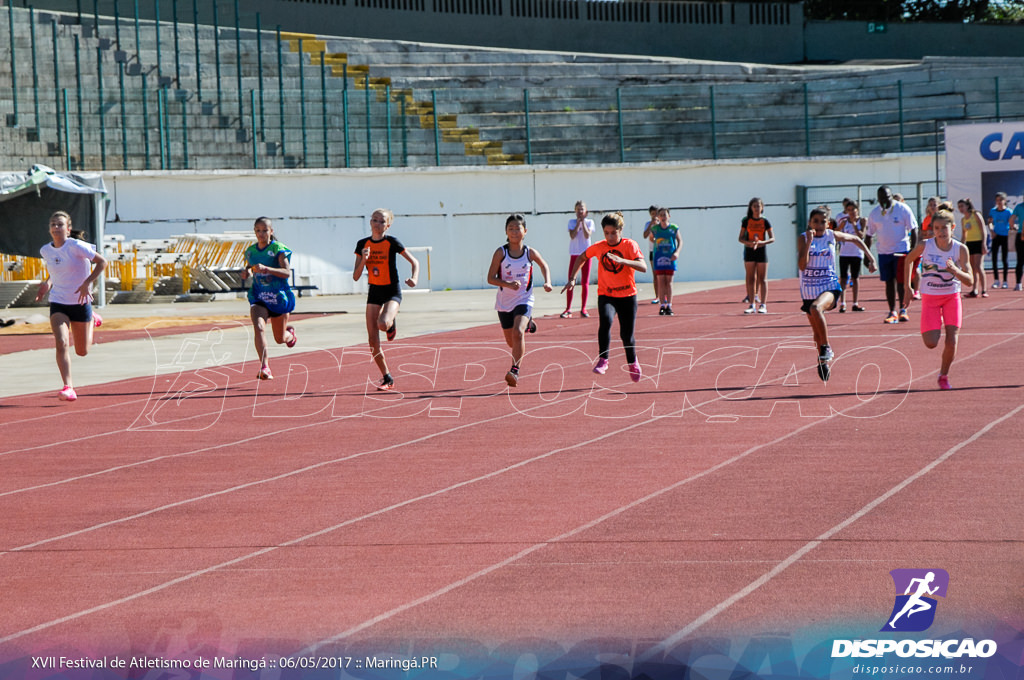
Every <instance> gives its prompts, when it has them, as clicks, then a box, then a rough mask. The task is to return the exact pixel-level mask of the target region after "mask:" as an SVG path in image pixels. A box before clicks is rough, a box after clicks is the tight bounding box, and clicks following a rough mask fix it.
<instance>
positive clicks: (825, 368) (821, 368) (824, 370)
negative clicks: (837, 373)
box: [818, 361, 832, 382]
mask: <svg viewBox="0 0 1024 680" xmlns="http://www.w3.org/2000/svg"><path fill="white" fill-rule="evenodd" d="M818 377H819V378H821V379H822V381H823V382H828V379H829V378H831V377H832V369H831V368H829V365H828V362H827V361H819V362H818Z"/></svg>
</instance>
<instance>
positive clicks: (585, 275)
mask: <svg viewBox="0 0 1024 680" xmlns="http://www.w3.org/2000/svg"><path fill="white" fill-rule="evenodd" d="M592 233H594V220H590V219H587V204H586V203H584V202H583V201H576V217H574V218H572V219H571V220H569V271H570V272H572V271H573V267H575V266H576V259H577V258H579V257H582V256H583V251H584V250H586V249H587V248H589V247H590V235H591V234H592ZM580 279H581V281H580V282H581V283H582V284H583V291H582V294H581V296H580V297H581V298H582V300H581V304H580V316H582V317H584V318H586V317H588V316H590V314H589V313H588V312H587V296H588V293H589V292H590V258H589V257H588V258H587V261H586V262H584V263H583V268H582V269H580ZM572 290H573V289H572V288H571V287H570V288H569V289H567V290H566V292H565V311H564V312H562V314H561V316H562V318H563V319H568V318H569V317H571V316H572Z"/></svg>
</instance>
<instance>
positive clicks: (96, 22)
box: [0, 0, 1024, 170]
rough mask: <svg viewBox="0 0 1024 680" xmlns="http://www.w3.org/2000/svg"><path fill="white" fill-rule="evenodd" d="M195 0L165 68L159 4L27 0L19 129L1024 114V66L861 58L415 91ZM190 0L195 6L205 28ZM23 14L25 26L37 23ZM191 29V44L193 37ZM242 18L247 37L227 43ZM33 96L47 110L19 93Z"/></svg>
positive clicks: (494, 147)
mask: <svg viewBox="0 0 1024 680" xmlns="http://www.w3.org/2000/svg"><path fill="white" fill-rule="evenodd" d="M167 1H168V0H164V4H165V6H166V4H167ZM186 1H187V0H182V2H181V3H179V1H178V0H173V2H172V5H171V9H170V12H171V16H170V17H168V18H166V19H163V20H162V23H163V24H166V25H167V26H172V25H173V27H174V28H173V32H174V45H175V48H174V54H173V60H174V77H173V78H172V77H170V76H169V75H164V74H165V73H166V74H170V72H171V71H170V63H169V62H170V60H171V58H172V56H171V55H169V54H166V53H165V52H166V51H165V50H162V48H161V47H160V45H161V42H160V40H159V39H158V38H157V36H159V34H160V28H159V27H160V24H161V21H155V22H154V21H148V22H147V21H143V20H141V19H140V18H139V16H138V11H139V10H138V0H132V10H131V14H130V15H129V16H128V17H124V16H122V15H121V14H120V12H121V9H122V7H121V6H120V4H121V3H127V2H128V0H120V2H118V1H117V0H115V1H114V2H113V7H112V9H113V12H114V16H113V17H104V16H101V15H100V14H99V12H98V10H97V9H96V8H97V7H98V3H97V2H93V8H94V14H93V15H92V16H91V17H90V16H89V15H81V14H80V15H79V18H78V19H77V21H81V22H82V23H74V22H72V23H67V22H68V20H69V15H65V16H64V17H63V18H62V19H61V20H58V19H57V17H56V16H54V15H51V16H53V18H52V19H51V20H50V21H49V22H47V23H43V24H39V27H41V28H42V30H43V32H44V34H45V32H46V31H48V32H49V33H50V35H49V36H46V37H48V38H49V43H50V45H49V46H48V47H43V45H46V42H47V41H46V40H45V38H43V39H40V38H41V36H37V35H36V29H37V23H36V19H37V16H36V13H35V10H33V9H32V8H31V7H29V8H27V9H21V8H17V9H16V8H14V7H12V6H11V5H10V4H9V5H8V11H7V12H5V13H3V15H6V17H5V18H6V19H7V30H8V33H9V36H8V38H9V39H8V40H7V41H4V42H6V43H8V44H9V45H10V54H9V66H8V68H9V77H10V81H11V88H9V90H7V94H4V93H3V92H0V106H2V107H6V108H8V109H9V113H8V115H7V117H6V119H7V127H6V128H4V129H2V130H0V135H2V136H3V141H5V142H8V141H10V142H14V141H22V142H26V143H36V144H38V147H34V148H35V149H37V151H36V152H34V155H35V157H37V158H38V161H39V162H44V163H48V164H51V165H64V166H66V167H68V168H70V169H98V170H109V169H212V168H221V167H223V168H236V169H244V168H282V167H301V168H323V167H396V166H407V165H438V166H440V165H466V164H483V163H488V162H500V163H509V162H512V163H541V164H548V163H579V162H595V163H630V162H644V161H671V160H693V159H698V160H699V159H727V158H760V157H772V156H810V155H858V154H878V153H885V152H895V151H902V152H908V151H939V150H941V148H942V143H943V142H942V127H943V125H944V124H946V123H948V122H958V123H960V122H976V121H992V120H1000V119H1005V120H1024V75H1016V74H1013V73H1009V74H1005V75H1000V76H991V77H983V78H953V77H948V78H947V79H945V80H941V79H939V80H934V81H926V82H922V81H921V79H920V77H915V78H914V79H912V80H910V81H908V82H904V81H903V79H901V78H899V77H896V78H894V79H893V80H890V81H889V82H887V83H885V84H881V85H875V84H871V85H867V84H864V85H858V80H857V79H858V75H857V74H851V73H849V72H845V73H843V74H842V75H839V76H836V77H835V78H833V79H824V78H821V77H820V75H819V76H818V77H817V78H816V79H814V80H802V79H800V78H799V77H798V76H796V75H794V77H793V80H790V81H786V80H781V79H778V78H771V79H769V78H765V79H762V80H761V81H760V82H759V81H758V80H757V79H750V80H749V81H745V82H735V83H729V82H718V83H715V84H711V85H709V84H707V83H702V82H692V83H681V84H678V85H671V86H667V85H650V86H643V85H638V86H630V87H622V86H620V87H616V86H613V85H607V86H602V87H583V86H580V87H561V86H555V85H552V86H550V87H534V88H529V89H525V90H524V89H522V88H517V87H501V86H500V82H496V83H495V84H494V85H493V86H489V87H486V88H448V89H428V90H413V92H412V94H411V96H410V95H409V94H408V93H406V92H404V91H403V90H402V89H401V88H396V87H393V86H388V85H386V84H384V85H380V86H378V85H375V84H374V83H372V82H371V77H370V75H363V74H361V75H359V76H358V77H351V76H350V75H349V72H348V69H347V67H345V68H343V71H342V74H341V76H340V77H338V76H336V75H335V74H334V71H333V70H332V69H331V67H330V66H329V65H328V64H327V63H326V62H325V60H324V55H323V54H322V53H314V55H313V56H312V57H311V56H310V54H308V53H304V52H303V51H302V49H301V45H300V51H299V52H297V53H296V52H291V51H290V50H289V49H288V48H287V47H286V42H284V41H282V40H281V34H280V28H279V27H278V28H277V29H276V32H275V33H271V32H266V33H263V32H261V31H255V30H252V29H251V28H247V26H255V27H260V17H259V15H253V16H246V15H244V14H242V13H240V11H239V8H238V2H237V0H231V1H232V3H233V13H232V14H233V15H232V20H233V26H231V27H230V28H221V27H220V26H219V23H218V22H219V18H220V13H219V12H218V10H217V5H218V4H225V3H224V2H223V1H222V2H221V3H217V2H214V3H213V6H212V8H209V7H207V8H206V9H204V11H207V10H209V9H212V19H213V21H214V27H215V28H214V30H213V31H212V34H211V33H210V29H209V27H208V26H204V25H202V24H200V23H199V16H200V8H199V5H198V2H197V0H192V3H191V7H185V6H180V7H179V4H181V5H184V3H185V2H186ZM108 4H109V3H108ZM158 7H159V6H158ZM179 12H181V13H184V14H190V15H191V23H192V26H191V27H190V28H189V27H188V26H187V23H188V22H182V23H181V24H179ZM3 15H0V16H3ZM12 25H20V26H22V27H24V29H25V30H23V31H22V32H21V39H19V35H18V34H17V32H16V31H14V30H11V29H10V27H11V26H12ZM165 28H166V27H165ZM187 30H191V31H192V32H193V35H194V37H193V45H194V52H195V54H194V55H190V56H186V55H182V54H181V53H180V52H181V44H182V42H180V41H179V37H180V36H179V31H187ZM201 33H206V34H208V36H209V37H208V38H204V39H203V40H201V39H200V34H201ZM132 35H134V37H131V36H132ZM225 36H230V42H228V45H229V47H228V49H227V50H226V51H227V52H230V50H231V46H232V45H233V48H234V54H224V53H222V51H221V42H222V40H223V38H224V37H225ZM186 37H187V36H186ZM26 38H27V39H26ZM0 44H2V43H0ZM114 48H116V49H114ZM250 50H252V52H254V54H253V55H252V56H251V57H250V58H249V59H248V60H246V59H243V54H244V53H248V52H249V51H250ZM69 52H71V54H70V55H69V54H68V53H69ZM154 54H155V56H154ZM183 56H185V57H186V58H187V59H191V60H193V63H192V64H187V63H185V64H183V59H182V58H183ZM69 57H73V61H72V60H71V58H69ZM154 61H155V63H153V62H154ZM163 61H168V64H162V63H161V62H163ZM253 61H255V64H253ZM183 66H185V67H186V68H183ZM188 66H191V67H192V69H191V70H192V72H191V73H188V71H189V69H188V68H187V67H188ZM72 67H73V72H72V70H71V69H72ZM165 67H166V70H165ZM275 67H276V68H275ZM29 68H30V69H31V81H30V82H29V81H28V79H27V77H26V76H27V75H28V74H27V73H26V69H29ZM247 69H252V71H251V72H250V71H247ZM211 72H212V73H213V77H214V79H215V82H214V83H209V77H210V74H211ZM0 75H2V74H0ZM865 80H866V77H865ZM359 90H362V92H361V93H359ZM351 91H355V92H357V93H359V96H352V95H351V94H350V92H351ZM29 100H31V101H32V107H31V110H25V107H24V106H20V105H19V102H26V101H29ZM395 104H399V105H398V106H395ZM410 105H414V106H415V109H414V110H410V109H409V106H410ZM435 114H436V115H435ZM399 135H400V136H399ZM398 140H400V142H399V141H398ZM2 147H3V148H5V149H6V148H13V147H12V146H10V145H9V144H7V143H5V144H3V145H2ZM154 147H155V148H154ZM154 151H155V153H154ZM19 155H22V156H23V155H25V154H24V153H21V154H19ZM7 164H8V165H10V162H7Z"/></svg>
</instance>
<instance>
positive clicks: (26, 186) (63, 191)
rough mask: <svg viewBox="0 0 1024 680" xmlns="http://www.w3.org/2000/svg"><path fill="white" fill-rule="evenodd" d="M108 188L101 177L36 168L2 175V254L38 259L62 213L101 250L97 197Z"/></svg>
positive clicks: (99, 204) (0, 250) (0, 213)
mask: <svg viewBox="0 0 1024 680" xmlns="http://www.w3.org/2000/svg"><path fill="white" fill-rule="evenodd" d="M106 193H107V190H106V187H105V186H104V184H103V177H102V176H101V175H99V174H72V173H58V172H57V171H56V170H52V169H51V168H48V167H46V166H44V165H34V166H32V169H31V170H30V171H29V172H28V173H27V174H23V173H11V174H0V253H7V254H9V255H26V256H29V257H39V249H40V248H41V247H42V246H43V245H45V244H46V243H49V241H50V231H49V229H48V226H49V223H50V215H52V214H53V213H54V212H56V211H57V210H63V211H65V212H67V213H68V214H69V215H71V223H72V228H74V229H80V230H82V231H83V232H85V240H86V241H88V242H90V243H93V244H96V245H97V246H100V245H101V244H99V243H98V242H97V241H98V239H99V238H100V237H101V236H102V233H103V224H102V221H103V218H104V217H105V216H104V215H102V214H98V213H99V212H100V211H101V209H99V208H98V206H101V205H103V206H105V205H106V202H105V201H97V200H96V199H97V194H100V195H103V196H105V195H106Z"/></svg>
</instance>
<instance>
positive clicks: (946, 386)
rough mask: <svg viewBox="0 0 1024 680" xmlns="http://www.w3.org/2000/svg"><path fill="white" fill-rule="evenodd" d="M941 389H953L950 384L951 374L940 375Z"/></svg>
mask: <svg viewBox="0 0 1024 680" xmlns="http://www.w3.org/2000/svg"><path fill="white" fill-rule="evenodd" d="M939 389H940V390H951V389H953V386H952V385H950V384H949V376H946V375H940V376H939Z"/></svg>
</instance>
